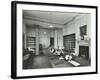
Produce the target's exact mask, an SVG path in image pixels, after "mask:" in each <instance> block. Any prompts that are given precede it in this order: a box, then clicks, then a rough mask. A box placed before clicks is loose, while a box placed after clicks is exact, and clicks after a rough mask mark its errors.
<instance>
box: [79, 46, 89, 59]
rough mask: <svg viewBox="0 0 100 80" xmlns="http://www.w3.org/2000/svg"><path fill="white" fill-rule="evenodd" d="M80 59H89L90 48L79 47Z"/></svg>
mask: <svg viewBox="0 0 100 80" xmlns="http://www.w3.org/2000/svg"><path fill="white" fill-rule="evenodd" d="M79 57H83V58H85V59H89V46H79Z"/></svg>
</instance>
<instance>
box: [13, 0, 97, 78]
mask: <svg viewBox="0 0 100 80" xmlns="http://www.w3.org/2000/svg"><path fill="white" fill-rule="evenodd" d="M97 16H98V15H97V6H89V5H73V4H57V3H40V2H24V1H12V2H11V23H12V24H11V31H12V33H11V36H12V38H11V42H12V43H11V48H12V50H11V78H13V79H20V78H36V77H52V76H67V75H81V74H82V75H83V74H96V73H97ZM82 36H84V39H81V37H82Z"/></svg>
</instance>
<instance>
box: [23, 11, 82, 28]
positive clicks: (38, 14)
mask: <svg viewBox="0 0 100 80" xmlns="http://www.w3.org/2000/svg"><path fill="white" fill-rule="evenodd" d="M79 15H80V13H69V12H53V11H34V10H23V17H24V19H26V20H28V21H26V24H31V23H32V21H33V23H34V22H39V24H41V26H45V27H48V26H49V25H50V24H54V25H58V26H59V25H64V24H67V23H68V22H70V21H71V20H73V19H74V18H75V17H76V16H79ZM29 20H31V23H30V21H29ZM44 23H45V24H44Z"/></svg>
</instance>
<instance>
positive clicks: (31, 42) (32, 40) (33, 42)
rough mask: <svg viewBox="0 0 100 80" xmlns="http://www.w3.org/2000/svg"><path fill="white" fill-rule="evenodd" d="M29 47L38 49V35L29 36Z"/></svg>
mask: <svg viewBox="0 0 100 80" xmlns="http://www.w3.org/2000/svg"><path fill="white" fill-rule="evenodd" d="M27 47H30V48H32V49H36V37H31V36H27Z"/></svg>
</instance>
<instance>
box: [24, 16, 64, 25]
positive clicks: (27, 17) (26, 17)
mask: <svg viewBox="0 0 100 80" xmlns="http://www.w3.org/2000/svg"><path fill="white" fill-rule="evenodd" d="M23 18H24V19H28V20H35V21H40V22H44V23H48V24H56V25H64V24H58V23H51V22H49V21H44V20H39V19H33V18H32V17H29V16H24V17H23Z"/></svg>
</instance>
